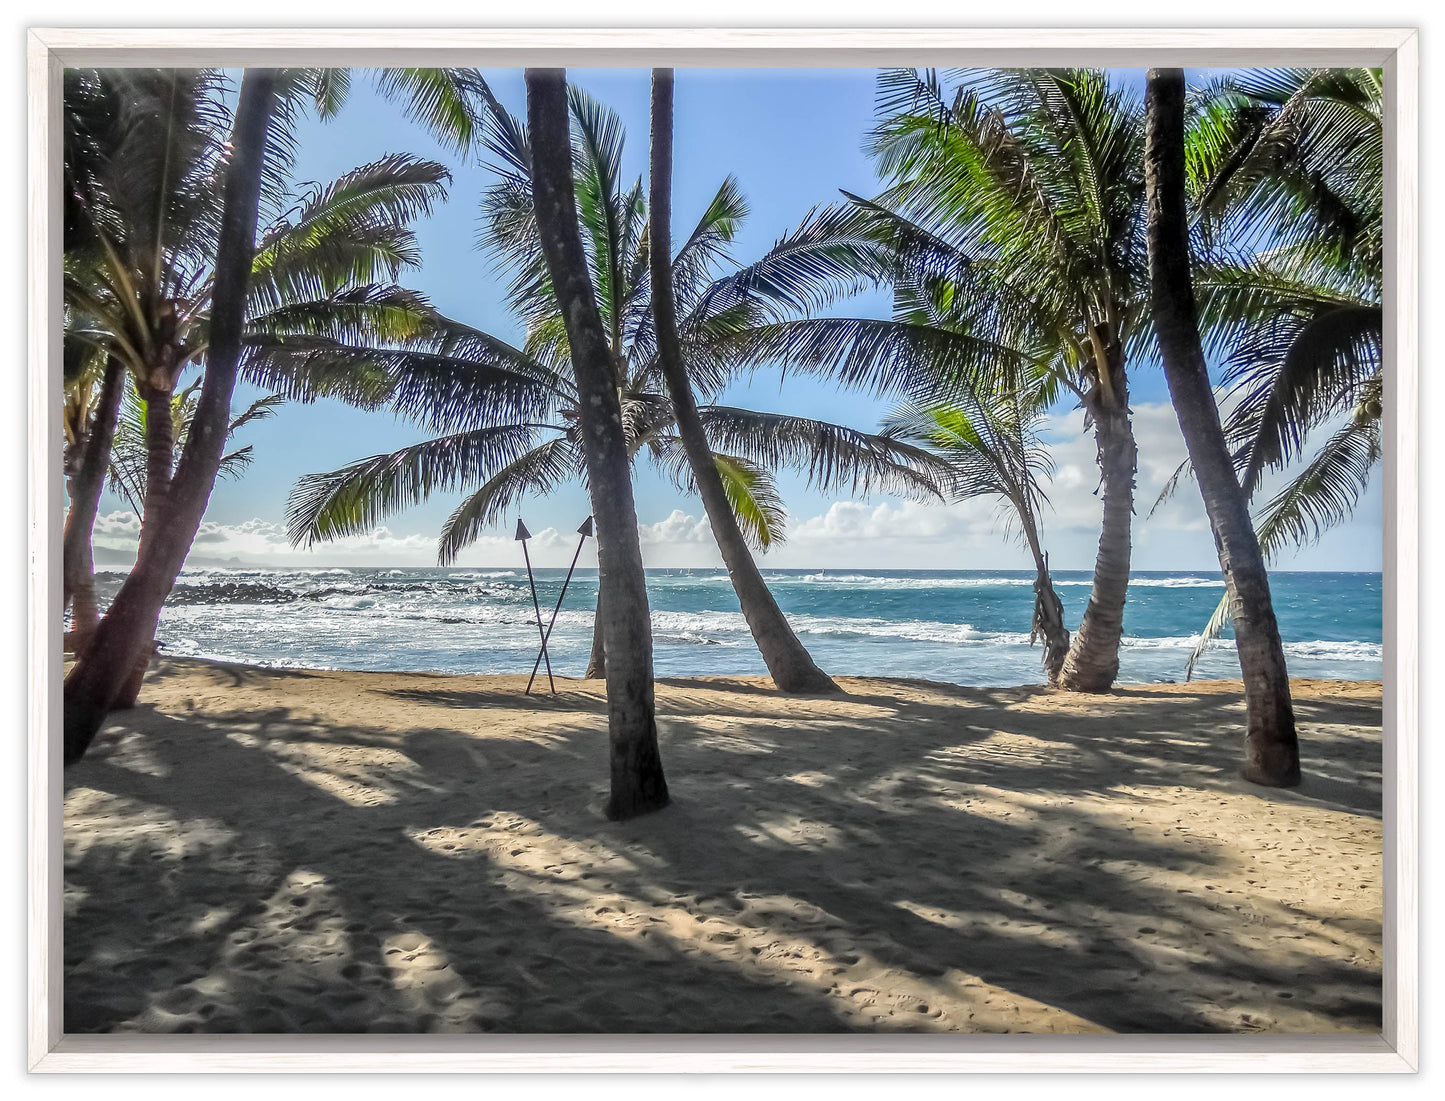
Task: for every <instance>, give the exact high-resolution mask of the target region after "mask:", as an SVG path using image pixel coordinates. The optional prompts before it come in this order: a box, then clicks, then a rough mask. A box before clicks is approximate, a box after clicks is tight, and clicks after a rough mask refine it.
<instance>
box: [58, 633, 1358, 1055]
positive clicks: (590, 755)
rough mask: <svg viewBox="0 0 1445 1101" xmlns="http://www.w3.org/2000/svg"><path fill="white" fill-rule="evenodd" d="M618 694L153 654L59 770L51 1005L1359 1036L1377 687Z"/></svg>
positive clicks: (547, 1023)
mask: <svg viewBox="0 0 1445 1101" xmlns="http://www.w3.org/2000/svg"><path fill="white" fill-rule="evenodd" d="M840 683H842V684H843V685H844V686H845V688H846V690H847V695H846V696H844V697H841V698H834V699H827V700H819V699H806V698H799V697H789V696H781V695H779V694H777V693H776V692H774V691H773V690H772V688H771V684H770V682H766V681H764V680H762V679H759V678H705V679H693V680H674V681H664V682H661V683H660V684H659V685H658V704H659V728H660V730H661V737H662V745H663V756H664V760H665V763H666V767H667V770H668V779H669V783H670V785H671V787H672V792H673V798H674V800H675V802H674V805H673V806H671V807H670V808H668V809H667V810H665V811H663V812H661V813H659V814H656V815H652V816H648V817H645V818H641V819H637V820H634V821H632V822H628V823H609V822H607V821H605V820H603V818H602V816H601V813H600V809H601V806H602V803H603V800H604V797H605V794H606V774H607V745H606V734H605V727H606V719H605V710H604V705H603V700H602V690H601V686H600V685H598V684H596V683H593V682H585V681H576V680H565V681H564V680H561V679H559V681H558V688H559V691H558V694H557V696H556V697H553V698H548V697H545V696H543V697H540V698H538V697H533V698H531V699H527V698H525V697H524V696H523V695H522V687H523V684H524V680H523V678H519V677H443V676H427V675H421V674H367V673H327V672H303V671H295V670H263V669H254V668H247V667H244V666H232V665H219V664H207V663H202V662H198V661H181V660H171V659H167V660H164V661H162V662H160V663H158V666H157V667H156V668H155V669H153V671H152V674H151V678H150V681H149V683H148V685H147V690H146V693H145V696H144V698H145V700H146V701H147V703H146V704H144V705H143V706H141V707H140V708H137V709H136V710H134V711H132V712H129V713H126V714H123V715H119V716H116V717H115V719H114V721H112V722H111V724H110V725H109V726H108V727H107V728H106V730H105V732H104V733H103V734H102V735H101V737H100V739H99V740H98V741H97V744H96V745H95V747H94V748H93V749H92V751H91V754H90V756H89V757H88V758H87V759H86V761H84V762H83V763H82V764H81V765H79V766H77V767H75V768H73V769H71V770H70V771H69V772H68V774H67V776H66V781H67V797H66V821H65V841H66V845H65V883H66V893H65V913H66V924H65V1028H66V1030H67V1031H72V1032H74V1031H94V1030H126V1031H134V1030H140V1031H154V1032H171V1031H243V1032H275V1031H314V1032H353V1031H363V1030H371V1031H381V1032H413V1031H435V1032H446V1031H457V1032H465V1031H488V1030H499V1031H511V1032H593V1031H608V1032H627V1031H639V1032H698V1031H704V1032H756V1031H762V1032H830V1031H838V1030H879V1031H947V1030H961V1031H984V1032H1000V1031H1028V1032H1073V1031H1083V1032H1090V1031H1103V1030H1114V1031H1145V1032H1201V1031H1203V1032H1214V1031H1262V1030H1277V1031H1288V1032H1335V1031H1352V1030H1358V1031H1378V1029H1379V1027H1380V920H1381V901H1380V900H1381V889H1380V875H1381V872H1380V864H1381V830H1380V686H1379V685H1378V684H1354V683H1341V682H1328V681H1297V682H1296V687H1295V692H1296V707H1297V709H1298V713H1299V718H1300V730H1301V736H1302V740H1303V743H1304V747H1305V748H1304V752H1305V757H1306V761H1305V771H1306V780H1305V783H1304V785H1303V787H1301V788H1300V789H1299V790H1297V791H1295V792H1269V791H1264V790H1261V789H1257V788H1252V787H1250V786H1249V785H1247V784H1245V783H1244V782H1243V781H1241V780H1239V779H1237V778H1236V777H1235V768H1236V767H1237V759H1238V756H1239V745H1238V742H1239V738H1240V730H1241V728H1242V723H1243V717H1244V706H1243V702H1242V699H1241V696H1240V687H1239V684H1238V683H1237V682H1234V683H1223V682H1204V683H1196V684H1191V685H1153V686H1148V687H1139V688H1126V689H1122V690H1120V691H1118V692H1116V693H1114V694H1113V695H1112V696H1110V697H1081V696H1071V695H1067V694H1062V693H1055V692H1051V691H1049V690H1047V689H1042V688H1013V689H992V688H959V687H955V686H951V685H941V684H932V683H927V682H922V681H898V680H872V679H860V678H841V680H840Z"/></svg>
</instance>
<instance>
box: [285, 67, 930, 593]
mask: <svg viewBox="0 0 1445 1101" xmlns="http://www.w3.org/2000/svg"><path fill="white" fill-rule="evenodd" d="M569 107H570V114H571V121H572V130H573V156H572V161H573V169H574V187H575V191H576V198H577V208H578V220H579V228H580V229H581V233H582V239H583V244H584V248H585V251H586V253H587V260H588V266H589V274H590V276H591V279H592V283H593V286H594V288H595V289H596V294H597V299H598V306H599V309H600V312H601V314H602V320H603V324H604V327H605V329H606V332H607V336H608V342H609V346H610V349H611V352H612V365H613V369H614V371H615V376H616V386H617V390H618V394H619V397H620V398H621V404H622V417H623V424H624V429H625V434H626V440H627V447H628V452H629V455H631V456H633V457H634V458H636V457H639V456H643V455H646V456H647V457H648V458H650V459H651V460H652V461H653V462H654V463H656V464H657V465H658V466H659V467H660V468H661V469H662V470H664V471H665V472H667V473H668V474H669V475H670V476H671V477H673V479H674V480H675V481H676V482H677V483H678V485H679V486H680V487H682V488H684V489H690V488H691V474H690V471H689V470H688V467H687V463H686V457H685V455H684V453H683V449H682V447H681V445H680V442H679V440H678V439H677V437H676V435H675V432H674V431H673V429H674V416H673V411H672V408H671V404H670V402H669V400H668V398H667V390H666V385H665V382H664V379H663V376H662V372H661V368H660V365H659V363H658V359H657V349H656V339H655V334H654V330H653V323H652V312H651V305H650V296H649V288H650V280H649V276H648V251H647V250H648V232H647V209H646V201H645V198H644V192H643V186H642V183H641V181H640V180H638V181H635V182H633V183H631V184H626V183H625V182H624V181H623V179H622V177H621V162H622V151H623V142H624V133H623V129H622V126H621V122H620V120H619V118H618V116H617V115H616V113H615V112H613V111H612V110H610V109H609V108H607V107H605V106H603V105H602V104H600V103H598V102H597V101H596V100H594V99H592V98H591V97H590V96H588V95H587V94H586V93H585V92H583V91H581V90H580V89H578V88H576V87H575V86H573V87H571V88H569ZM489 110H490V115H489V119H490V126H489V128H488V130H487V132H486V136H485V139H484V141H485V144H486V147H487V149H488V150H489V152H490V153H491V155H492V163H491V165H490V167H491V169H492V171H494V172H495V174H496V175H497V177H498V179H497V182H496V183H494V184H493V185H492V186H490V187H489V188H488V189H487V191H486V193H485V195H484V197H483V200H482V214H483V230H482V234H481V243H482V245H483V247H484V248H486V249H487V250H488V251H489V252H490V253H491V254H492V255H493V257H494V258H495V259H496V260H497V261H498V263H499V265H500V266H501V268H502V269H503V270H504V271H505V272H506V274H507V277H508V298H509V302H510V304H511V306H512V307H513V308H514V309H515V310H516V311H517V313H518V314H519V315H520V316H521V317H522V318H523V319H524V320H525V322H526V326H527V335H526V339H525V341H524V343H523V345H522V347H520V348H518V347H515V346H513V345H510V344H508V343H507V342H505V341H502V340H500V339H498V338H496V337H493V336H490V335H488V334H485V333H483V332H480V331H478V330H476V329H473V328H471V327H469V326H466V325H463V324H461V323H459V322H455V321H450V320H446V319H438V320H437V325H438V329H437V331H438V332H440V333H443V334H444V335H443V337H442V339H441V341H440V343H439V344H438V347H437V353H438V356H439V357H440V359H441V360H445V361H446V362H447V363H448V364H449V365H450V368H449V371H445V372H444V371H440V370H439V371H438V372H437V373H436V374H435V376H434V377H433V380H432V381H433V385H432V386H431V387H430V389H429V390H425V392H423V388H418V389H417V390H416V391H415V393H412V394H410V395H409V400H408V401H407V402H405V403H403V404H402V405H400V406H399V409H400V411H401V412H403V413H404V414H407V415H409V416H411V417H412V418H413V419H416V420H418V421H419V422H420V423H422V424H424V425H425V426H426V427H428V428H429V429H431V430H433V431H436V432H437V433H439V434H438V435H437V436H436V437H435V438H433V439H429V440H426V441H423V442H421V443H418V444H415V445H412V446H408V447H404V448H401V449H399V450H397V451H394V452H391V453H389V454H383V455H376V456H372V457H371V458H367V459H364V460H361V461H360V462H356V463H352V464H350V465H348V466H345V467H342V468H341V469H339V470H335V471H331V472H328V473H321V474H313V475H308V476H307V477H305V478H303V479H301V481H300V482H298V484H297V486H296V489H295V491H294V492H293V494H292V498H291V501H290V504H289V507H288V512H287V525H288V528H289V531H290V533H291V536H292V539H293V540H294V541H296V542H297V543H308V544H309V543H312V542H315V541H318V540H325V539H330V538H334V537H338V536H343V535H347V534H354V533H362V532H366V531H369V530H370V529H371V528H372V527H373V526H374V525H375V524H376V523H377V522H378V521H379V520H380V519H381V518H382V517H383V516H385V515H387V514H389V513H391V512H393V511H395V510H397V509H400V508H403V507H406V506H408V505H411V504H415V503H418V502H420V501H421V500H423V499H425V498H427V497H428V496H429V495H430V494H431V493H433V492H443V491H456V490H464V491H466V496H465V497H464V498H463V500H462V501H461V503H460V504H459V505H458V506H457V507H456V509H455V510H454V511H453V512H452V514H451V515H450V517H449V518H448V519H447V521H446V522H445V524H444V525H443V528H442V531H441V535H440V538H439V542H438V558H439V560H440V561H441V562H442V563H443V564H447V563H450V562H452V561H454V560H455V558H456V556H457V554H458V553H459V552H460V551H461V550H462V549H463V548H465V547H466V546H467V545H468V544H469V543H471V542H472V541H473V540H475V539H476V538H477V537H478V536H479V535H480V534H481V533H482V532H483V531H485V530H486V529H487V528H488V527H490V526H492V525H494V524H497V523H500V522H501V521H502V520H503V519H504V517H505V516H506V514H507V513H508V511H509V510H510V509H512V508H513V506H514V505H515V504H516V503H517V502H518V501H520V500H521V499H522V498H523V497H524V496H526V495H528V494H545V493H547V492H549V491H551V490H552V489H554V488H556V487H558V486H560V485H563V484H568V483H576V482H580V481H582V480H583V479H584V477H585V472H584V463H583V454H582V448H581V446H580V440H579V437H578V431H579V422H578V415H577V393H576V385H575V382H574V379H573V374H572V369H571V364H570V359H569V349H568V346H567V338H566V331H565V327H564V325H563V321H562V317H561V315H560V313H559V312H558V310H557V306H556V296H555V295H554V294H553V293H552V290H551V284H550V280H549V277H548V274H547V269H546V265H545V262H544V260H543V256H542V252H541V248H540V244H539V239H538V236H537V228H536V222H535V217H534V214H533V207H532V196H531V176H530V153H529V149H528V144H527V136H526V133H525V128H524V127H523V126H522V124H521V123H520V121H519V120H518V119H516V118H515V117H514V116H512V115H511V114H509V113H508V112H507V111H506V110H505V109H504V108H503V107H502V106H501V105H500V104H499V103H498V102H497V101H496V100H495V99H494V98H493V99H490V100H489ZM746 215H747V206H746V203H745V202H744V200H743V197H742V195H741V193H740V191H739V188H738V185H737V181H736V180H734V179H732V178H728V179H726V180H724V181H723V183H722V184H721V185H720V186H719V187H718V189H717V192H716V193H715V194H714V196H713V198H712V200H711V201H710V202H709V204H708V206H707V208H706V209H705V210H704V211H703V212H702V214H701V216H700V217H699V219H698V221H697V223H696V224H695V226H694V227H693V229H692V230H691V232H690V233H689V234H688V235H687V237H686V239H685V240H684V241H683V243H682V245H681V247H680V248H679V249H678V250H677V253H676V255H675V256H674V257H673V271H674V282H675V291H676V297H677V312H678V321H679V331H680V335H681V340H682V344H683V349H684V355H685V358H686V362H687V368H688V372H689V376H690V378H691V380H692V382H693V385H694V386H695V387H696V389H697V390H698V391H699V392H700V393H702V394H704V395H716V394H717V393H718V392H719V391H720V390H721V389H722V388H723V387H724V386H725V384H726V383H727V382H728V380H729V379H731V378H732V377H734V376H735V374H736V372H737V371H738V370H740V369H741V368H742V367H743V366H745V361H744V360H743V359H742V358H741V357H740V355H739V351H738V348H737V347H736V346H735V345H732V344H730V343H729V340H730V338H734V337H736V335H737V334H739V333H740V332H742V331H744V330H746V329H749V328H752V327H755V326H757V325H758V324H759V323H761V321H763V320H764V319H765V317H766V313H765V311H766V309H767V304H766V302H765V301H764V300H763V299H761V298H759V297H758V296H755V295H752V294H750V293H748V292H747V290H746V289H745V288H743V287H741V286H739V285H735V284H732V283H730V282H729V281H728V280H727V278H726V276H720V275H719V274H718V273H719V269H722V268H725V267H726V266H728V265H729V264H731V259H730V255H729V245H730V243H731V242H732V240H733V238H734V236H735V234H736V232H737V229H738V227H739V225H740V224H741V222H742V220H743V219H744V218H745V217H746ZM699 412H700V414H701V416H702V419H703V421H704V424H705V426H706V430H707V434H708V438H709V442H710V443H711V445H712V447H713V450H714V461H715V462H716V465H717V469H718V471H719V473H720V474H721V476H722V479H723V482H724V485H725V488H726V491H727V495H728V499H729V502H730V504H731V505H732V507H733V510H734V512H735V514H736V515H737V517H738V520H739V522H740V524H741V526H742V528H743V530H744V531H745V533H746V534H747V535H748V537H749V541H750V542H751V543H752V544H753V545H754V546H757V547H760V548H766V547H768V546H770V545H772V544H773V543H775V542H777V541H779V540H780V539H782V538H783V535H784V532H783V522H784V519H785V512H784V509H783V506H782V502H781V501H780V500H779V498H778V495H777V491H776V487H775V484H774V482H773V478H772V475H771V471H772V470H773V469H776V468H777V467H780V466H788V467H792V468H796V469H801V470H803V471H805V472H806V473H807V474H808V475H809V477H810V480H811V483H812V484H813V485H815V486H817V487H818V488H820V489H824V490H826V489H829V488H833V487H835V486H844V485H846V486H848V487H849V488H850V489H853V490H861V491H863V492H867V491H869V490H870V489H886V490H892V491H899V492H905V493H910V494H930V493H934V492H936V490H935V487H934V485H933V483H932V481H931V480H930V475H929V472H930V471H931V470H932V469H933V468H934V467H935V466H936V464H935V463H934V462H933V461H932V460H931V459H930V457H929V456H928V455H927V453H926V452H924V451H923V450H922V449H920V448H917V447H913V446H911V445H908V444H906V443H903V442H900V441H895V440H892V439H889V438H887V437H885V436H881V435H874V434H869V433H864V432H859V431H855V430H852V429H849V428H846V427H842V426H839V425H834V424H829V423H827V422H824V421H819V420H814V419H811V418H807V417H800V416H792V415H787V414H782V413H765V412H757V411H753V410H748V409H741V408H736V407H731V406H724V405H719V404H704V405H701V406H700V408H699Z"/></svg>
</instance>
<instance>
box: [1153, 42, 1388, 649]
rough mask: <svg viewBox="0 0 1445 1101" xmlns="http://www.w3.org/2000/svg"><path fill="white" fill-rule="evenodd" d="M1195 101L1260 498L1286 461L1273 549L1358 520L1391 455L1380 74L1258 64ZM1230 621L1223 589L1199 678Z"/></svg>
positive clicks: (1203, 263) (1196, 148)
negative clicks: (1385, 397)
mask: <svg viewBox="0 0 1445 1101" xmlns="http://www.w3.org/2000/svg"><path fill="white" fill-rule="evenodd" d="M1194 100H1195V102H1194V104H1193V109H1192V111H1191V118H1190V126H1189V132H1188V139H1187V140H1188V152H1189V162H1188V166H1189V171H1190V187H1191V193H1192V194H1191V198H1192V200H1193V202H1194V205H1195V209H1196V215H1195V217H1196V221H1197V226H1198V228H1197V231H1196V233H1195V246H1196V252H1197V254H1198V256H1199V263H1198V266H1197V280H1196V284H1197V295H1198V298H1199V305H1200V321H1201V325H1202V326H1203V328H1204V336H1205V346H1206V349H1207V350H1208V351H1210V352H1211V353H1213V354H1214V355H1216V356H1218V357H1219V359H1220V360H1221V361H1222V363H1223V384H1224V386H1225V387H1227V388H1228V391H1229V398H1228V406H1229V412H1228V414H1227V416H1226V417H1225V420H1224V431H1225V436H1226V439H1227V441H1228V444H1229V448H1230V451H1231V453H1232V455H1233V457H1234V463H1235V470H1236V473H1237V475H1238V477H1239V480H1240V484H1241V485H1242V487H1243V488H1244V491H1245V493H1246V494H1247V495H1248V496H1249V497H1250V498H1251V499H1254V498H1255V497H1256V496H1257V495H1258V494H1259V492H1260V489H1261V487H1262V483H1263V479H1264V476H1265V475H1266V474H1267V473H1269V472H1271V471H1284V470H1289V471H1291V473H1290V474H1289V475H1288V477H1287V479H1286V482H1285V484H1284V485H1283V486H1282V487H1281V488H1279V489H1278V490H1277V491H1275V493H1274V494H1273V496H1271V497H1270V499H1269V500H1267V501H1266V502H1265V503H1264V505H1263V506H1262V507H1261V508H1259V509H1258V510H1257V512H1256V517H1255V529H1256V531H1257V533H1258V536H1259V541H1260V545H1261V548H1262V549H1263V551H1264V553H1265V555H1266V557H1269V556H1272V555H1275V554H1278V553H1280V552H1282V551H1284V550H1286V549H1287V548H1289V547H1291V546H1299V545H1303V544H1306V543H1308V542H1311V541H1313V540H1315V539H1318V538H1319V537H1320V535H1322V534H1323V533H1324V532H1325V531H1326V530H1328V529H1329V528H1330V527H1332V526H1333V525H1335V524H1337V523H1340V522H1341V521H1343V520H1344V519H1345V518H1347V517H1348V516H1349V515H1350V514H1351V512H1352V511H1353V510H1354V508H1355V506H1356V505H1357V504H1358V502H1359V500H1360V498H1361V497H1362V496H1363V494H1364V492H1365V489H1366V488H1367V486H1368V484H1369V481H1370V477H1371V475H1372V472H1373V471H1374V470H1375V468H1376V467H1377V466H1378V464H1379V461H1380V457H1381V455H1382V453H1383V446H1382V445H1383V439H1382V429H1381V424H1380V416H1381V413H1382V400H1381V398H1382V391H1383V375H1382V367H1383V312H1382V309H1381V291H1382V272H1383V268H1384V251H1383V249H1384V236H1383V210H1384V199H1383V197H1384V186H1383V182H1384V156H1383V149H1384V145H1383V142H1384V127H1383V96H1382V90H1381V83H1380V73H1379V71H1378V70H1375V69H1327V70H1319V69H1286V70H1251V71H1246V72H1242V73H1237V74H1231V75H1230V76H1228V77H1225V78H1223V79H1221V80H1219V81H1216V82H1214V83H1212V84H1210V85H1208V86H1206V87H1205V88H1203V89H1201V91H1200V93H1199V95H1198V96H1196V97H1194ZM1321 436H1323V442H1322V443H1315V442H1314V441H1317V440H1319V439H1320V438H1321ZM1190 474H1191V468H1190V467H1189V465H1188V464H1187V463H1186V464H1184V465H1183V466H1181V468H1180V470H1179V471H1178V472H1177V473H1176V476H1175V477H1174V478H1173V479H1171V480H1170V481H1169V482H1168V483H1167V484H1166V486H1165V488H1164V491H1163V492H1162V493H1161V494H1160V501H1161V502H1162V501H1163V500H1164V499H1166V498H1167V497H1168V496H1169V495H1170V494H1171V493H1172V492H1173V491H1174V490H1175V488H1176V487H1177V485H1178V484H1179V482H1180V481H1181V480H1182V479H1183V478H1184V477H1186V476H1189V475H1190ZM1156 507H1157V503H1156ZM1227 621H1228V607H1227V594H1226V599H1223V600H1221V601H1220V604H1219V607H1217V608H1216V610H1215V613H1214V615H1213V616H1212V617H1211V619H1210V621H1209V624H1208V625H1207V626H1206V628H1205V630H1204V631H1203V632H1202V633H1201V636H1200V641H1199V643H1198V645H1197V646H1196V648H1195V650H1194V653H1193V654H1191V656H1190V659H1189V663H1188V666H1187V669H1186V672H1187V673H1188V674H1189V675H1192V673H1193V670H1194V667H1195V664H1196V663H1197V661H1198V660H1199V658H1200V656H1201V655H1202V654H1203V652H1204V649H1205V648H1206V647H1207V646H1208V645H1209V644H1210V642H1211V641H1212V640H1213V639H1215V638H1217V637H1218V635H1219V634H1220V632H1221V630H1222V629H1223V627H1224V626H1225V625H1226V623H1227Z"/></svg>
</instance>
